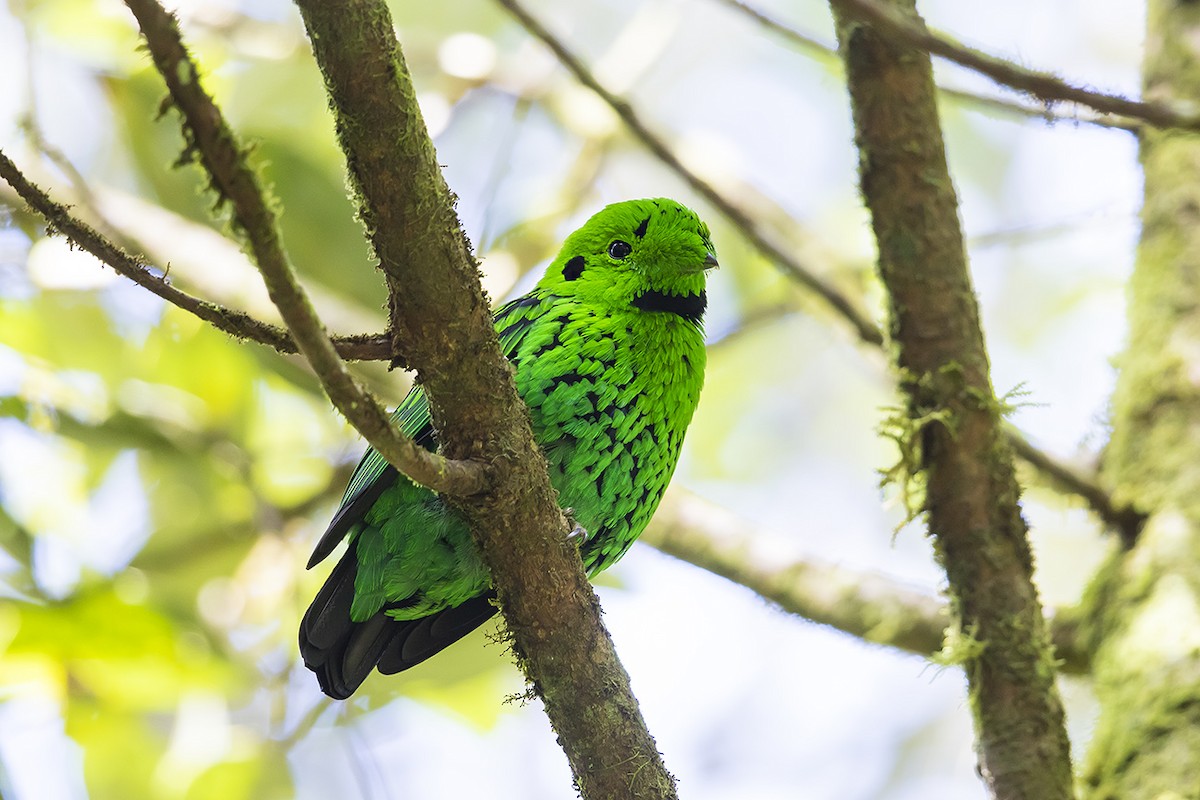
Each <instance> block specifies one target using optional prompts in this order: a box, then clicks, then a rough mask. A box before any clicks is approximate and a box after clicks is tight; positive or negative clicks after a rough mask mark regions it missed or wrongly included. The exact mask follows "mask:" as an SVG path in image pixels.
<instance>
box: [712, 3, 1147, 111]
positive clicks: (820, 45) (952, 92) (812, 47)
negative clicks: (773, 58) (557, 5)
mask: <svg viewBox="0 0 1200 800" xmlns="http://www.w3.org/2000/svg"><path fill="white" fill-rule="evenodd" d="M717 2H719V3H721V5H724V6H726V7H728V8H731V9H733V10H734V11H737V12H738V13H739V14H743V15H745V16H746V17H748V18H749V19H752V20H754V22H755V23H757V24H758V25H760V26H762V27H763V28H765V29H766V30H768V31H770V32H772V33H774V34H776V35H777V36H780V37H782V38H784V39H786V40H787V41H789V42H791V43H792V44H793V45H795V46H796V47H798V48H800V49H801V50H804V51H806V52H808V53H810V54H811V55H813V56H814V57H815V58H818V59H820V60H821V61H823V62H836V63H837V66H838V68H840V67H841V61H840V60H839V59H838V55H837V50H836V49H834V48H832V47H829V46H828V45H826V44H825V43H824V42H822V41H820V40H818V39H816V38H814V37H812V36H808V35H806V34H804V33H801V32H800V31H798V30H796V29H795V28H792V27H789V26H788V25H785V24H784V23H782V22H780V21H779V20H777V19H775V18H773V17H771V16H770V15H768V14H766V13H764V12H762V11H760V10H759V9H757V8H755V7H754V6H752V5H750V4H749V3H745V2H742V0H717ZM946 47H947V48H952V49H955V50H962V51H964V56H963V57H964V58H969V57H970V55H971V53H972V52H973V51H970V50H967V49H966V48H963V47H962V46H961V45H959V44H958V43H956V42H952V41H950V40H949V39H946ZM978 55H979V56H981V57H986V56H983V54H978ZM992 60H993V61H995V62H997V63H1007V62H1001V61H1000V59H996V58H994V57H992ZM960 63H961V62H960ZM1008 66H1009V68H1010V70H1011V71H1012V72H1013V73H1015V74H1021V73H1026V72H1028V70H1024V69H1022V68H1021V67H1019V66H1017V65H1015V64H1008ZM1033 74H1034V75H1039V76H1040V77H1043V78H1046V77H1048V76H1041V75H1040V73H1033ZM1003 83H1004V85H1007V86H1010V87H1011V88H1015V89H1017V90H1018V91H1020V90H1021V87H1015V86H1012V85H1011V84H1009V83H1007V82H1003ZM1059 83H1060V84H1061V86H1060V87H1059V91H1060V93H1065V92H1068V91H1070V89H1071V88H1072V87H1071V86H1070V85H1069V84H1067V83H1066V82H1064V81H1061V80H1060V81H1059ZM938 92H939V93H940V94H942V95H945V96H946V97H952V98H954V99H955V100H959V101H961V102H963V103H967V104H970V105H974V106H977V107H981V108H989V109H992V110H995V111H1001V112H1007V113H1012V114H1018V115H1020V116H1022V117H1032V118H1036V119H1041V120H1044V121H1048V122H1054V121H1059V120H1061V121H1064V122H1072V123H1084V124H1086V125H1095V126H1097V127H1101V128H1119V129H1121V130H1125V131H1129V132H1131V133H1136V132H1138V131H1139V130H1141V127H1142V126H1141V123H1139V122H1137V121H1135V120H1133V119H1131V118H1127V117H1115V118H1114V117H1113V116H1112V115H1109V114H1097V113H1087V114H1060V113H1057V112H1055V111H1054V110H1053V108H1052V107H1051V105H1050V101H1049V100H1047V98H1046V97H1045V96H1044V95H1038V99H1040V100H1041V101H1042V102H1043V104H1042V105H1040V106H1030V105H1026V104H1024V103H1017V102H1013V101H1011V100H1006V99H1005V98H1003V97H995V96H992V95H985V94H979V93H978V92H969V91H964V90H961V89H951V88H948V87H946V86H938ZM1074 102H1076V104H1077V105H1083V104H1082V103H1078V101H1074Z"/></svg>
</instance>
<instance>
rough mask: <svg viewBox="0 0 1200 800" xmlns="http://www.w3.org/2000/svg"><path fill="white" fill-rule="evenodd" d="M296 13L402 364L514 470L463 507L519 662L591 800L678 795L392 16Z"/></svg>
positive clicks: (450, 426)
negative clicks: (492, 303)
mask: <svg viewBox="0 0 1200 800" xmlns="http://www.w3.org/2000/svg"><path fill="white" fill-rule="evenodd" d="M297 4H298V6H299V7H300V11H301V14H302V15H303V17H304V23H305V26H306V28H307V30H308V35H309V40H310V42H311V43H312V48H313V53H314V55H315V56H316V59H317V63H318V65H319V66H320V68H321V72H322V73H323V75H324V77H325V84H326V88H327V90H328V93H329V96H330V104H331V107H332V110H333V115H334V120H335V123H336V128H337V134H338V139H339V141H340V144H341V146H342V149H343V151H344V152H345V154H346V160H347V165H348V168H349V173H350V185H351V188H352V191H353V193H354V195H355V197H354V199H355V202H356V203H357V205H358V208H359V216H360V218H361V219H362V221H363V223H364V225H365V226H366V229H367V235H368V236H369V238H370V240H371V243H372V245H373V247H374V250H375V254H376V256H378V258H379V262H380V268H381V269H382V270H383V272H384V274H385V276H386V278H387V281H388V286H389V289H390V295H391V320H392V324H393V333H394V336H395V342H396V343H397V346H398V350H397V352H398V353H399V354H400V355H401V356H402V360H403V361H404V362H405V363H407V364H409V365H411V366H413V367H415V368H416V370H417V372H418V375H419V376H420V379H421V381H422V385H423V386H424V388H425V391H426V394H427V396H428V397H429V400H430V407H431V410H432V412H433V417H434V422H435V425H436V427H437V429H438V431H439V439H440V442H441V445H442V448H443V451H444V452H446V453H448V454H450V455H452V456H455V457H458V458H468V457H469V458H477V459H481V460H484V461H487V462H488V463H496V464H503V465H504V467H505V468H504V469H498V470H496V483H495V484H494V485H493V486H492V487H491V490H490V491H489V492H487V493H485V494H483V495H479V496H476V497H472V498H460V499H459V500H458V501H456V503H455V504H456V505H457V506H458V507H459V508H460V509H461V510H463V511H464V512H465V513H466V514H467V516H468V518H469V519H470V521H471V529H472V533H473V535H474V536H475V539H476V542H477V543H478V545H479V548H480V552H481V555H482V556H483V560H484V562H485V563H486V564H487V565H488V568H489V570H490V571H491V575H492V580H493V584H494V585H495V587H496V591H497V594H498V596H499V601H500V607H501V611H502V612H503V614H504V618H505V621H506V623H507V626H508V630H509V633H510V634H511V637H512V642H513V647H514V650H515V651H516V653H517V656H518V660H519V661H520V664H521V666H522V668H523V669H524V670H525V674H526V676H527V678H528V679H529V682H530V684H531V686H532V688H533V690H534V691H535V692H537V693H538V694H539V695H540V696H541V698H542V700H543V702H544V705H545V708H546V713H547V715H548V716H549V718H550V721H551V724H552V725H553V726H554V729H555V730H556V731H557V733H558V735H559V742H560V744H561V745H562V747H563V749H564V751H565V752H566V754H567V757H568V760H569V761H570V764H571V768H572V771H573V772H574V775H575V781H576V786H577V787H578V788H579V790H580V792H581V793H582V794H583V796H584V797H585V798H588V799H589V800H590V799H591V798H625V797H645V798H673V797H674V796H675V786H674V781H673V779H672V778H671V776H670V774H669V773H668V772H667V771H666V769H665V767H664V766H663V762H662V758H661V756H660V755H659V753H658V749H657V747H656V746H655V744H654V740H653V738H651V736H650V734H649V732H648V731H647V729H646V725H645V722H644V721H643V719H642V716H641V712H640V710H639V708H638V705H637V701H636V699H635V698H634V697H633V694H632V692H631V691H630V687H629V677H628V675H627V674H626V672H625V670H624V668H623V667H622V666H621V663H620V661H619V660H618V658H617V655H616V652H615V650H614V648H613V645H612V641H611V639H610V638H609V636H608V633H607V631H606V630H605V628H604V625H603V623H602V622H601V620H600V616H599V613H600V608H599V604H598V601H597V600H596V596H595V593H594V592H593V590H592V588H591V586H590V584H589V583H588V582H587V579H586V578H585V577H584V575H583V571H582V565H581V563H580V560H579V555H578V550H577V548H576V547H575V546H574V545H573V544H571V543H570V541H569V540H568V539H567V525H566V521H565V519H564V517H563V515H562V513H561V512H560V511H559V509H558V507H557V505H556V497H555V493H554V491H553V489H552V488H551V486H550V481H549V478H548V476H547V471H546V464H545V459H544V458H543V457H542V454H541V451H540V450H539V449H538V447H537V445H536V443H535V442H534V439H533V434H532V431H531V428H530V423H529V417H528V413H527V412H526V411H525V408H524V406H523V404H522V403H521V401H520V398H519V397H518V395H517V393H516V388H515V385H514V383H513V377H512V369H511V367H510V365H509V364H508V362H507V360H506V359H505V358H504V357H503V355H502V354H501V352H500V348H499V345H498V343H497V340H496V334H495V330H494V328H493V327H492V320H491V314H490V310H489V307H488V303H487V300H486V298H485V297H484V296H483V293H482V290H481V288H480V284H479V276H478V271H477V269H476V266H475V262H474V259H473V257H472V255H471V250H470V247H469V245H468V243H467V241H466V238H465V237H464V236H463V234H462V231H461V227H460V225H459V222H458V219H457V216H456V214H455V212H454V208H453V196H452V195H451V194H450V191H449V189H448V188H447V187H446V184H445V180H444V178H443V177H442V174H441V170H440V168H439V167H438V164H437V159H436V154H435V153H434V149H433V144H432V142H431V141H430V139H429V134H428V132H427V131H426V129H425V124H424V121H423V120H422V118H421V114H420V110H419V108H418V106H417V102H416V93H415V89H414V87H413V84H412V80H411V77H410V76H409V73H408V69H407V67H406V65H405V62H404V58H403V55H402V53H401V51H400V47H399V44H398V43H397V41H396V37H395V34H394V33H393V25H392V20H391V16H390V14H389V13H388V10H387V6H386V5H385V4H384V2H382V0H349V1H348V2H339V3H327V2H324V1H323V0H298V3H297ZM401 348H402V349H401Z"/></svg>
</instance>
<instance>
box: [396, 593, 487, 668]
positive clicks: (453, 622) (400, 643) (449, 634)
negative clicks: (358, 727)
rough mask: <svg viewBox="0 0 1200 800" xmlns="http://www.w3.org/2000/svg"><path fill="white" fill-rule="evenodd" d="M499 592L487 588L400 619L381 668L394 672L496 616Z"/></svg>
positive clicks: (433, 652) (451, 642)
mask: <svg viewBox="0 0 1200 800" xmlns="http://www.w3.org/2000/svg"><path fill="white" fill-rule="evenodd" d="M495 596H496V594H495V592H487V593H485V594H481V595H479V596H478V597H472V598H471V599H470V600H468V601H466V602H465V603H462V604H460V605H457V606H454V607H453V608H446V609H443V610H441V611H439V612H437V613H436V614H431V615H430V616H428V617H422V618H421V619H413V620H405V621H403V622H397V623H396V628H397V630H396V636H395V637H394V638H393V639H392V641H391V643H390V644H389V645H388V647H387V650H386V651H385V652H384V653H383V656H382V657H381V658H380V659H379V671H380V672H382V673H383V674H384V675H394V674H395V673H397V672H401V671H403V670H406V669H408V668H409V667H414V666H416V665H417V664H420V663H421V662H422V661H424V660H425V659H427V658H429V657H430V656H433V655H436V654H437V653H440V652H441V651H442V650H444V649H446V648H447V647H449V646H450V645H452V644H454V643H455V642H457V641H458V640H459V639H461V638H462V637H464V636H466V635H467V634H468V633H470V632H471V631H473V630H475V629H476V628H478V627H479V626H480V625H482V624H483V623H485V622H487V621H488V620H489V619H491V618H492V615H493V614H495V613H496V606H494V605H492V600H493V598H495Z"/></svg>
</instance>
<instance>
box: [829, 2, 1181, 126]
mask: <svg viewBox="0 0 1200 800" xmlns="http://www.w3.org/2000/svg"><path fill="white" fill-rule="evenodd" d="M831 5H833V7H834V8H836V9H837V10H839V11H840V12H841V13H843V14H845V15H847V16H849V17H853V18H854V19H857V20H861V21H863V22H867V23H870V24H871V25H872V27H874V28H875V29H876V30H878V31H881V32H883V33H886V34H887V35H888V36H889V37H890V38H894V39H898V40H900V41H902V42H905V43H907V44H909V45H911V46H912V47H915V48H917V49H920V50H923V51H925V52H927V53H932V54H933V55H935V56H939V57H941V58H944V59H947V60H948V61H953V62H954V63H956V64H959V65H961V66H964V67H966V68H968V69H971V70H974V71H975V72H978V73H980V74H982V75H986V76H987V77H989V78H991V79H992V80H994V81H996V82H997V83H1000V84H1003V85H1005V86H1008V87H1011V88H1013V89H1016V90H1017V91H1020V92H1025V93H1027V94H1029V95H1031V96H1033V97H1035V98H1037V99H1038V100H1040V101H1042V102H1045V103H1051V102H1055V101H1066V102H1068V103H1079V104H1080V105H1083V106H1088V107H1089V108H1094V109H1095V110H1096V111H1099V112H1100V113H1102V114H1116V115H1118V116H1121V117H1125V118H1127V119H1138V120H1142V121H1143V122H1146V123H1149V124H1150V125H1153V126H1155V127H1157V128H1180V129H1183V130H1189V131H1200V116H1198V115H1196V114H1194V113H1185V112H1183V111H1180V110H1177V109H1175V108H1172V107H1171V106H1168V105H1166V104H1164V103H1154V102H1144V101H1139V100H1129V99H1128V98H1125V97H1122V96H1120V95H1116V94H1109V93H1106V92H1097V91H1093V90H1090V89H1086V88H1084V87H1082V86H1077V85H1075V84H1073V83H1070V82H1068V81H1065V80H1063V79H1062V78H1059V77H1058V76H1056V75H1051V74H1049V73H1045V72H1037V71H1035V70H1029V69H1025V68H1024V67H1021V66H1018V65H1017V64H1014V63H1012V62H1011V61H1006V60H1004V59H1002V58H997V57H996V56H993V55H991V54H989V53H985V52H983V51H981V50H975V49H973V48H970V47H965V46H963V45H961V44H959V43H958V42H955V41H953V40H952V39H950V38H949V37H947V36H944V35H942V34H938V33H934V32H932V31H930V30H929V29H928V28H926V27H925V26H924V25H916V24H914V23H913V22H912V20H910V19H908V18H907V17H906V16H905V15H903V14H901V13H899V12H897V11H896V10H895V9H894V8H892V7H891V6H890V5H888V4H887V3H883V2H880V0H832V2H831Z"/></svg>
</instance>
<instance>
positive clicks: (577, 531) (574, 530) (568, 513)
mask: <svg viewBox="0 0 1200 800" xmlns="http://www.w3.org/2000/svg"><path fill="white" fill-rule="evenodd" d="M563 516H565V517H566V518H567V522H568V523H570V525H571V532H570V533H568V534H567V541H568V542H575V543H576V544H577V545H579V546H580V547H583V546H584V545H585V544H587V540H588V539H590V538H591V536H592V535H591V534H590V533H588V532H587V531H586V530H585V529H584V527H583V526H582V525H580V524H579V523H578V522H576V521H575V509H573V508H564V509H563Z"/></svg>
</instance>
